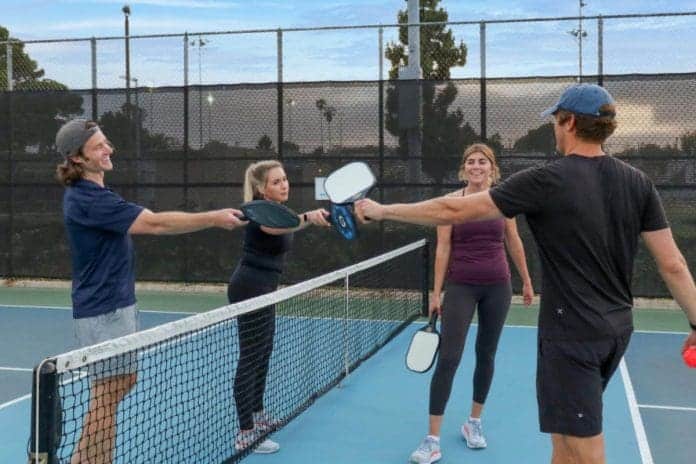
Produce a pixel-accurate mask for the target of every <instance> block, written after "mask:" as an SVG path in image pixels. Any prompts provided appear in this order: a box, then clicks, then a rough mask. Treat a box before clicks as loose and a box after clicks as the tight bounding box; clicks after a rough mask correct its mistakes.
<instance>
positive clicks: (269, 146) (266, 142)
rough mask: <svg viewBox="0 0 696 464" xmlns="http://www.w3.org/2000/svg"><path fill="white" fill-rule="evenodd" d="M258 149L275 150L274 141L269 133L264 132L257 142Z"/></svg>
mask: <svg viewBox="0 0 696 464" xmlns="http://www.w3.org/2000/svg"><path fill="white" fill-rule="evenodd" d="M256 149H257V150H259V151H263V152H272V151H275V148H273V141H272V140H271V138H270V137H269V136H268V135H267V134H263V135H262V136H261V138H259V141H258V142H257V143H256Z"/></svg>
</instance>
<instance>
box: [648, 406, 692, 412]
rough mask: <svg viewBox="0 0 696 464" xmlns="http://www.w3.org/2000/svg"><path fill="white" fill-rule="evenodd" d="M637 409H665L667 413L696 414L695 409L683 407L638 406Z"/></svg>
mask: <svg viewBox="0 0 696 464" xmlns="http://www.w3.org/2000/svg"><path fill="white" fill-rule="evenodd" d="M638 407H639V408H643V409H665V410H667V411H688V412H696V408H687V407H684V406H659V405H656V404H639V405H638Z"/></svg>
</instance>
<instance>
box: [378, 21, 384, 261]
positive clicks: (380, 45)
mask: <svg viewBox="0 0 696 464" xmlns="http://www.w3.org/2000/svg"><path fill="white" fill-rule="evenodd" d="M377 53H378V54H379V58H378V63H379V81H378V82H377V91H378V92H379V93H378V95H377V105H378V107H377V124H379V128H378V133H379V202H380V203H384V28H383V27H382V26H380V27H379V30H378V33H377ZM379 249H380V250H384V221H379Z"/></svg>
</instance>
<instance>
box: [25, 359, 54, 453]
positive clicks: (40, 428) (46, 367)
mask: <svg viewBox="0 0 696 464" xmlns="http://www.w3.org/2000/svg"><path fill="white" fill-rule="evenodd" d="M61 415H62V413H61V403H60V397H59V394H58V373H57V370H56V363H55V360H52V359H48V360H45V361H43V362H42V363H41V364H39V365H38V366H36V367H35V368H34V372H33V381H32V395H31V431H30V434H29V435H30V437H29V450H28V452H29V455H28V464H54V463H58V461H59V460H58V456H57V455H56V452H57V450H58V445H59V444H60V436H61V429H62V427H61V420H62V418H61Z"/></svg>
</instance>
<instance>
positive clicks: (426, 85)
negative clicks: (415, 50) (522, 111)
mask: <svg viewBox="0 0 696 464" xmlns="http://www.w3.org/2000/svg"><path fill="white" fill-rule="evenodd" d="M439 3H440V0H421V2H420V22H446V21H447V20H448V17H449V15H448V14H447V12H446V11H445V10H444V9H443V8H441V7H440V6H439ZM397 18H398V21H399V23H400V24H405V23H407V22H408V12H407V10H401V11H399V13H398V15H397ZM420 44H421V58H420V59H421V67H422V72H423V80H422V81H421V82H420V94H421V106H420V111H421V114H422V121H423V122H422V157H423V158H422V161H421V167H422V169H423V171H425V172H426V173H427V174H428V175H429V176H431V177H432V178H433V179H434V180H435V181H436V182H437V183H441V182H442V180H443V179H444V178H445V177H446V176H447V175H448V174H451V173H453V172H456V169H457V166H458V163H459V159H458V157H459V156H460V155H461V154H462V152H463V151H464V148H465V147H466V146H467V145H469V144H471V143H474V142H477V141H479V140H480V136H479V135H478V134H477V133H476V131H475V129H474V128H473V127H472V125H471V124H470V123H469V122H467V121H466V117H465V114H464V112H463V111H462V109H461V108H459V107H458V108H456V109H452V106H453V105H454V104H455V100H456V98H457V88H456V86H455V85H454V84H453V83H452V82H449V81H448V80H449V79H450V73H451V69H452V68H453V67H454V66H464V65H465V64H466V58H467V47H466V45H465V44H464V43H463V42H461V41H460V42H459V44H457V43H456V40H455V38H454V34H453V33H452V30H451V29H448V28H447V27H446V26H445V25H444V24H439V25H435V26H428V27H421V30H420ZM407 47H408V27H406V26H404V27H400V28H399V42H397V43H389V44H388V45H387V49H386V52H385V56H386V58H387V59H389V61H390V62H391V68H390V70H389V78H390V79H392V81H390V83H389V87H388V88H387V102H386V114H385V116H386V118H385V119H386V121H385V126H386V129H387V130H388V131H389V133H391V134H392V135H394V136H396V137H398V139H399V153H400V155H401V156H402V157H406V156H408V129H404V128H403V127H402V126H404V124H402V122H400V120H399V117H400V114H399V110H400V108H399V104H400V101H399V100H400V97H399V92H400V91H401V92H403V91H406V89H407V88H408V87H409V84H404V83H403V82H399V81H397V80H396V79H398V77H399V67H402V66H405V65H406V64H407V63H408V53H407ZM410 86H411V87H413V84H410ZM409 98H410V97H406V99H405V100H409ZM401 100H402V101H401V103H403V102H404V96H403V95H402V96H401ZM414 108H416V109H417V105H414ZM490 141H492V142H493V144H494V145H495V146H494V149H500V148H501V147H500V137H499V136H496V137H491V140H489V142H490Z"/></svg>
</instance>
